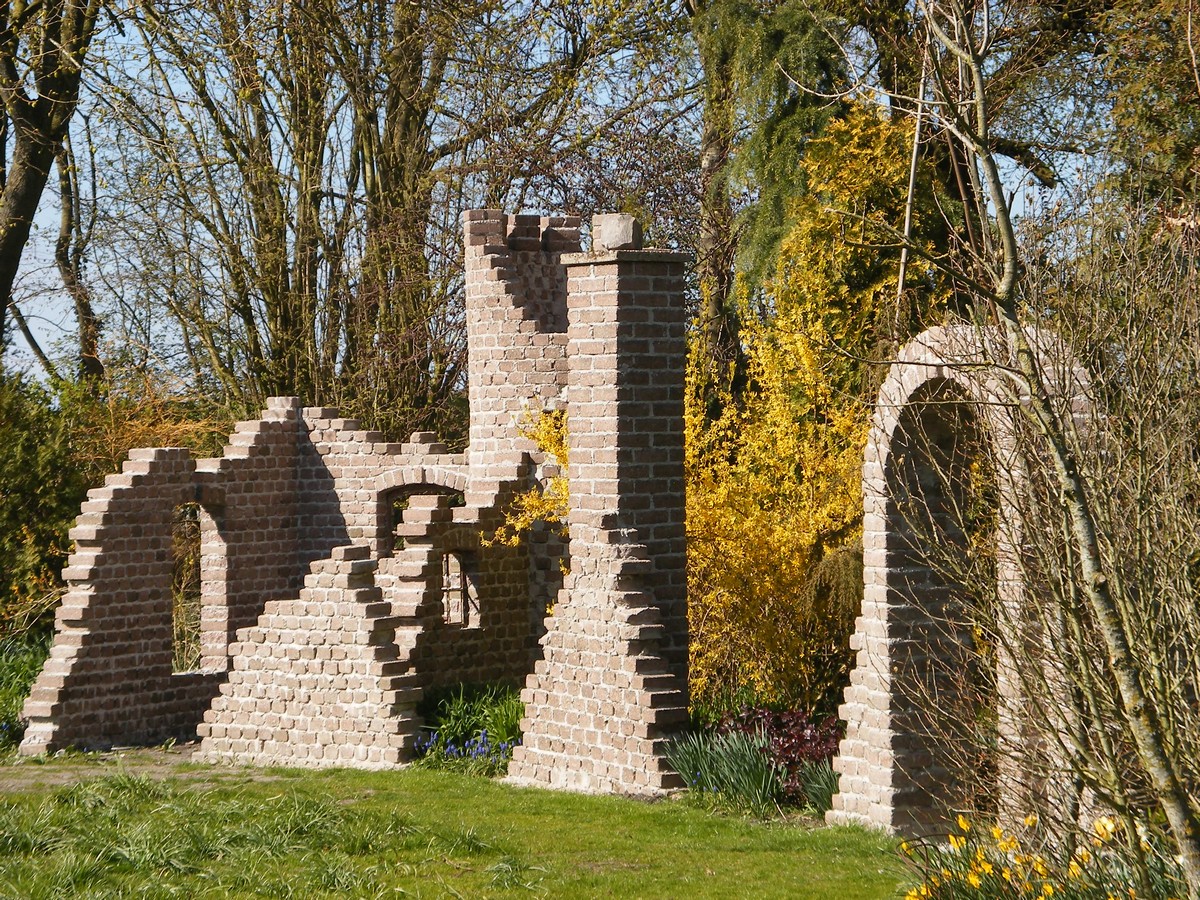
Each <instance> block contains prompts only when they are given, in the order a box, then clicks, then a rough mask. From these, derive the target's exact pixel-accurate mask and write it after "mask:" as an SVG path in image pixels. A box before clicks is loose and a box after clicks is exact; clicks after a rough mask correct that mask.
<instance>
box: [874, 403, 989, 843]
mask: <svg viewBox="0 0 1200 900" xmlns="http://www.w3.org/2000/svg"><path fill="white" fill-rule="evenodd" d="M885 474H886V483H887V493H888V498H887V504H886V511H885V519H886V522H887V538H886V553H887V587H888V594H889V598H888V603H889V606H890V607H891V608H892V622H891V628H890V633H889V638H890V639H891V641H892V657H891V670H892V679H891V686H892V724H891V729H892V734H893V740H892V749H893V765H894V767H895V775H894V779H895V780H894V783H893V787H894V789H895V791H896V795H897V797H901V798H904V800H905V803H904V806H903V817H904V818H905V819H906V820H907V821H905V822H902V823H899V824H901V827H902V830H905V831H913V832H920V831H924V830H927V829H930V828H937V827H940V826H941V825H943V824H944V823H947V822H948V821H950V820H951V819H952V818H953V814H954V813H956V812H958V811H962V810H969V811H971V812H972V813H973V814H975V815H983V816H991V815H994V814H995V812H996V795H995V791H996V756H995V745H996V728H997V714H998V711H997V698H996V659H995V652H994V649H993V648H992V647H991V645H990V643H989V641H988V640H987V639H986V637H985V636H986V635H987V634H989V633H991V632H992V630H993V626H994V622H995V597H996V594H995V588H996V575H995V552H994V537H995V510H996V499H995V487H994V478H993V477H992V475H991V472H990V465H989V454H988V450H987V440H986V437H985V434H984V429H983V427H982V425H981V423H980V422H979V421H978V419H977V417H976V415H975V413H974V411H973V405H972V403H971V402H970V400H969V398H967V397H966V396H965V395H964V394H963V392H962V391H961V390H960V389H958V388H956V387H955V386H954V385H953V384H952V383H951V382H949V381H944V380H931V381H929V382H926V383H925V384H924V385H922V386H921V387H920V388H919V389H918V390H917V391H916V392H914V394H913V395H912V398H911V400H910V403H909V404H908V405H907V406H906V407H905V409H904V410H903V411H902V412H901V414H900V418H899V421H898V423H897V426H896V429H895V431H894V432H893V435H892V443H891V453H890V456H889V459H888V461H887V464H886V466H885ZM898 812H899V810H898Z"/></svg>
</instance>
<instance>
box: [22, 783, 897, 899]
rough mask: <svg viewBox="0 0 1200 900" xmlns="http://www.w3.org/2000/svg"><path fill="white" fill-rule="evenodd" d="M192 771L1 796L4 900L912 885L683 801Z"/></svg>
mask: <svg viewBox="0 0 1200 900" xmlns="http://www.w3.org/2000/svg"><path fill="white" fill-rule="evenodd" d="M56 764H57V763H56V762H55V761H51V762H48V763H46V764H45V766H44V767H43V770H48V769H52V768H53V767H54V766H55V765H56ZM75 764H76V765H77V764H78V762H77V761H76V763H75ZM3 774H4V773H3V767H0V778H2V777H3ZM179 775H180V777H179V778H177V779H172V780H168V781H166V782H155V781H150V780H147V779H144V778H140V777H134V776H130V775H123V774H121V775H116V776H110V777H108V778H104V779H99V780H94V781H86V782H83V783H81V784H77V785H74V786H72V787H69V788H60V789H57V790H55V791H52V792H46V791H41V792H34V791H31V792H28V793H22V794H7V795H3V796H0V897H2V898H8V897H14V898H18V897H19V898H41V897H46V898H51V897H53V898H59V897H97V898H99V897H143V898H159V897H163V898H166V897H188V898H191V897H213V898H216V897H384V896H386V897H400V896H413V897H460V896H461V897H503V896H513V895H520V896H542V897H554V898H571V897H580V898H592V897H647V898H653V897H687V898H689V900H691V898H702V897H734V896H737V897H790V898H813V900H820V898H830V900H834V898H836V900H856V898H861V900H877V898H889V897H895V896H897V887H898V885H899V884H900V882H901V881H902V880H903V879H904V876H905V872H904V869H903V867H902V866H901V864H900V863H899V861H898V857H897V855H896V853H895V850H894V847H893V845H892V842H891V841H889V840H888V839H887V838H885V837H883V836H881V835H878V834H872V833H868V832H864V831H857V830H853V829H842V828H824V827H813V826H812V824H811V822H810V823H808V824H797V823H796V822H790V823H782V822H775V823H761V822H755V821H751V820H748V819H744V818H739V817H730V816H720V815H714V814H713V813H711V812H709V811H706V810H704V809H701V808H698V807H697V806H695V805H693V804H689V803H686V802H679V801H665V802H660V803H643V802H639V801H635V800H628V799H623V798H619V797H588V796H581V795H574V794H563V793H556V792H551V791H542V790H533V789H522V788H517V787H513V786H510V785H506V784H501V783H497V782H493V781H488V780H485V779H480V778H471V777H467V776H461V775H456V774H452V773H445V772H432V771H422V770H408V771H403V772H376V773H364V772H351V771H345V770H336V771H328V772H320V773H312V772H300V771H294V770H268V771H266V772H265V773H264V772H261V771H260V772H257V773H252V772H248V771H246V770H234V771H231V770H228V769H214V770H209V769H205V768H200V767H188V768H187V769H185V770H181V771H180V772H179ZM185 776H186V777H185ZM264 776H265V778H264ZM255 777H259V778H263V779H264V780H253V779H254V778H255Z"/></svg>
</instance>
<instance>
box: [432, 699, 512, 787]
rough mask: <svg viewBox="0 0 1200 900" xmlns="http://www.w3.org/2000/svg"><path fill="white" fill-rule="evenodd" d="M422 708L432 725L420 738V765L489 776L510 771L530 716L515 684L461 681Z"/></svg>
mask: <svg viewBox="0 0 1200 900" xmlns="http://www.w3.org/2000/svg"><path fill="white" fill-rule="evenodd" d="M421 712H422V714H423V715H424V716H425V719H426V721H427V722H428V723H429V724H428V727H427V730H426V734H425V735H424V736H422V737H420V738H418V739H417V746H416V752H417V757H418V758H417V762H416V765H418V766H421V767H425V768H434V769H450V770H453V771H458V772H466V773H469V774H472V775H486V776H489V777H490V776H495V775H503V774H504V773H505V772H507V771H508V761H509V760H510V759H512V750H513V747H515V746H517V745H518V744H520V743H521V718H522V717H523V716H524V715H525V705H524V704H523V703H522V702H521V695H520V692H518V691H517V690H516V689H515V688H511V687H501V686H496V685H490V686H483V687H468V686H465V685H460V686H459V687H457V688H455V689H454V691H453V692H452V693H446V694H443V695H441V696H440V697H438V696H437V695H436V694H435V695H434V696H433V697H431V698H429V699H428V700H427V701H426V702H425V703H424V704H422V708H421Z"/></svg>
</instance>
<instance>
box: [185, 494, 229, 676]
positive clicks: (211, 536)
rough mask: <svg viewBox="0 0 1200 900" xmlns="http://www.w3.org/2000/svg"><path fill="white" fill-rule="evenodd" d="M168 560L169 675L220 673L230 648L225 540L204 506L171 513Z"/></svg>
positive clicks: (187, 504)
mask: <svg viewBox="0 0 1200 900" xmlns="http://www.w3.org/2000/svg"><path fill="white" fill-rule="evenodd" d="M218 512H219V510H218ZM171 557H172V577H171V671H172V672H174V673H182V672H195V671H198V670H202V671H217V670H223V669H225V668H226V665H227V655H228V644H229V635H228V633H227V627H226V625H227V621H226V620H227V617H228V610H227V608H226V597H225V564H226V555H225V538H224V536H223V535H222V534H221V529H220V525H219V523H218V521H217V519H216V518H215V517H214V515H213V514H212V513H211V512H210V511H209V509H208V508H207V507H206V506H205V505H204V504H203V503H198V502H196V501H187V502H184V503H180V504H179V505H178V506H176V507H174V509H172V511H171Z"/></svg>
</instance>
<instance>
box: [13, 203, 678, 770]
mask: <svg viewBox="0 0 1200 900" xmlns="http://www.w3.org/2000/svg"><path fill="white" fill-rule="evenodd" d="M579 225H580V223H579V221H578V219H574V218H570V217H559V218H546V217H542V218H538V217H532V216H508V215H505V214H503V213H501V212H500V211H498V210H474V211H470V212H468V213H466V214H465V215H464V231H465V243H466V295H467V327H468V341H469V347H470V364H469V400H470V412H471V422H470V443H469V445H468V448H467V450H466V452H465V453H462V454H450V453H448V452H446V448H445V447H444V446H442V445H440V444H439V443H438V442H437V441H436V440H435V438H434V436H433V435H431V434H428V433H417V434H414V435H413V436H412V438H411V439H410V440H409V441H407V442H404V443H390V442H386V441H385V440H384V438H383V435H381V434H379V433H377V432H371V431H367V430H364V429H362V428H361V427H360V426H359V425H358V423H357V422H355V421H353V420H347V419H343V418H340V416H339V415H338V413H337V411H336V410H332V409H324V408H302V407H301V405H300V402H299V401H298V400H296V399H295V398H274V399H272V400H271V401H269V403H268V408H267V410H266V411H265V412H264V413H263V416H262V418H261V419H259V420H257V421H251V422H244V423H240V424H239V425H238V426H237V429H236V430H235V432H234V434H233V435H231V436H230V439H229V445H228V446H227V447H226V448H225V452H224V454H223V456H222V457H220V458H217V459H201V460H194V459H192V458H191V456H190V455H189V454H188V452H187V451H186V450H180V449H156V450H139V451H134V452H133V453H131V454H130V459H129V460H128V461H127V462H126V464H125V466H124V469H123V471H122V472H121V473H120V474H118V475H114V476H110V478H109V479H108V480H107V481H106V483H105V486H104V487H102V488H99V489H97V490H95V491H92V492H91V494H90V495H89V498H88V501H87V502H86V503H85V504H84V507H83V510H82V513H81V515H80V517H79V520H78V522H77V524H76V527H75V529H74V530H73V531H72V535H71V536H72V538H73V539H74V540H75V542H76V551H75V553H74V554H73V555H72V557H71V559H70V561H69V565H68V567H67V569H66V570H65V572H64V576H65V579H66V581H67V584H68V593H67V596H66V599H65V600H64V603H63V606H62V608H61V609H60V610H59V612H58V619H57V633H56V637H55V641H54V645H53V647H52V650H51V656H50V659H49V660H48V662H47V664H46V667H45V668H44V670H43V672H42V673H41V675H40V676H39V678H38V680H37V682H36V684H35V687H34V690H33V693H32V696H31V697H30V699H29V701H28V702H27V704H26V707H25V710H24V715H25V717H26V718H27V719H28V721H29V726H28V729H27V732H26V737H25V740H24V742H23V744H22V747H21V749H22V752H24V753H27V754H33V753H40V752H45V751H48V750H55V749H58V748H63V747H68V746H76V747H105V746H113V745H131V744H144V743H154V742H158V741H162V740H165V739H168V738H187V737H189V736H194V735H196V734H197V733H198V734H199V735H200V737H201V738H202V743H201V747H200V750H199V751H198V753H199V756H200V758H206V759H210V760H227V761H237V762H248V763H287V764H295V765H358V766H386V765H394V764H397V763H400V762H403V761H404V760H406V759H407V758H408V757H409V755H410V753H411V750H412V746H413V742H414V739H415V736H416V733H417V728H418V726H419V725H420V721H419V718H418V717H417V715H416V704H417V702H418V701H419V700H420V698H421V696H422V695H423V692H424V691H426V690H428V689H430V688H435V687H439V686H446V685H452V684H455V683H462V682H467V683H475V682H484V681H507V682H510V683H513V684H521V683H526V685H527V686H526V691H525V697H526V701H527V722H526V726H527V731H528V733H529V734H530V735H531V736H532V746H531V748H530V750H529V751H528V753H529V757H528V760H527V761H526V762H520V761H518V762H517V763H516V764H515V765H516V767H517V770H518V776H519V777H520V778H522V779H523V780H531V781H538V782H541V783H546V784H553V785H558V786H565V787H575V788H579V789H591V790H627V791H637V792H653V791H657V790H661V789H663V788H664V787H667V786H670V784H671V783H673V782H672V776H671V775H670V774H669V773H667V772H666V770H665V768H664V766H663V763H662V759H661V751H662V745H663V740H664V739H665V737H666V736H667V735H668V734H669V733H670V731H671V730H672V729H673V728H675V727H676V726H677V725H678V724H679V723H680V722H681V721H682V720H683V718H682V715H681V711H683V710H685V709H686V671H685V669H686V649H687V627H686V605H685V604H686V600H685V587H684V562H683V560H684V535H683V487H682V484H683V481H682V455H683V444H682V396H683V393H682V392H683V387H682V385H683V382H682V378H683V359H684V348H683V299H682V295H683V291H682V274H683V261H684V257H682V256H681V255H680V254H674V253H660V252H654V251H641V250H640V244H639V243H638V241H639V238H640V236H639V235H638V234H637V228H636V226H634V225H633V223H632V222H631V220H629V219H628V217H623V216H608V217H597V218H596V219H595V220H593V228H592V230H593V237H594V248H595V249H594V251H593V253H591V254H581V253H580V252H579V250H580V245H579ZM546 409H567V410H568V411H569V417H568V421H569V429H570V438H569V444H570V447H571V452H572V464H571V470H570V473H569V479H570V482H571V488H572V497H573V504H574V505H576V506H578V510H577V511H573V512H572V515H571V538H570V559H571V566H572V571H573V575H572V579H573V580H570V581H568V583H567V584H566V586H565V587H564V586H563V585H562V576H561V572H560V570H559V566H558V559H559V557H560V555H562V554H563V553H564V551H565V550H566V548H565V547H564V546H563V544H562V541H561V540H560V539H557V538H556V537H555V535H554V533H553V532H552V531H551V530H548V529H545V530H542V531H540V532H538V533H536V534H535V535H534V536H533V539H532V540H529V541H525V542H523V543H522V545H521V546H519V547H516V548H511V547H503V546H485V545H483V544H482V543H481V540H480V538H481V535H485V534H489V533H491V532H493V531H494V530H495V528H496V527H497V526H498V525H499V524H500V522H501V521H502V518H503V515H504V511H505V510H506V509H507V508H508V505H509V503H510V501H511V497H512V495H513V494H514V492H516V491H519V490H524V489H527V488H529V487H530V486H532V485H535V484H537V483H538V482H539V481H541V482H544V480H545V479H546V478H547V477H548V476H549V475H550V474H553V472H552V467H551V466H550V465H549V462H548V461H547V460H544V459H542V458H541V454H540V453H539V452H538V451H537V448H536V447H535V446H534V445H533V444H532V442H530V441H529V440H528V439H527V438H525V437H523V436H522V435H521V433H520V425H521V423H522V422H523V421H525V420H527V419H530V418H532V417H533V416H536V414H537V413H538V412H540V411H542V410H546ZM576 460H578V461H579V462H578V465H577V464H576ZM192 503H194V504H197V505H198V507H199V510H200V514H199V518H200V554H201V588H200V593H201V637H200V640H201V664H200V669H199V670H198V671H195V672H182V673H177V672H173V671H172V611H171V603H172V600H171V595H172V580H173V570H174V562H173V547H172V515H173V514H174V512H175V511H176V510H177V508H178V507H179V506H180V505H182V504H192ZM448 554H453V555H454V559H455V565H459V564H461V565H462V566H463V567H464V568H463V571H462V574H461V576H459V577H461V578H463V579H465V580H466V582H467V584H468V587H469V592H464V593H462V594H461V596H463V597H466V596H468V593H469V594H470V600H469V601H465V602H464V604H462V605H465V606H467V607H472V608H464V609H457V610H455V611H453V615H450V614H448V610H447V608H446V607H447V601H446V598H447V593H446V590H445V589H444V587H445V586H444V585H443V575H444V570H445V567H446V566H447V565H448V562H447V559H448ZM464 590H465V589H464ZM552 605H555V606H556V612H557V615H555V616H553V617H550V618H549V619H546V618H545V615H544V614H545V611H546V610H547V608H548V607H550V606H552ZM539 660H540V662H539ZM535 663H537V665H538V668H537V670H536V671H535ZM580 772H586V773H587V774H585V775H583V776H581V775H580V774H579V773H580Z"/></svg>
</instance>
